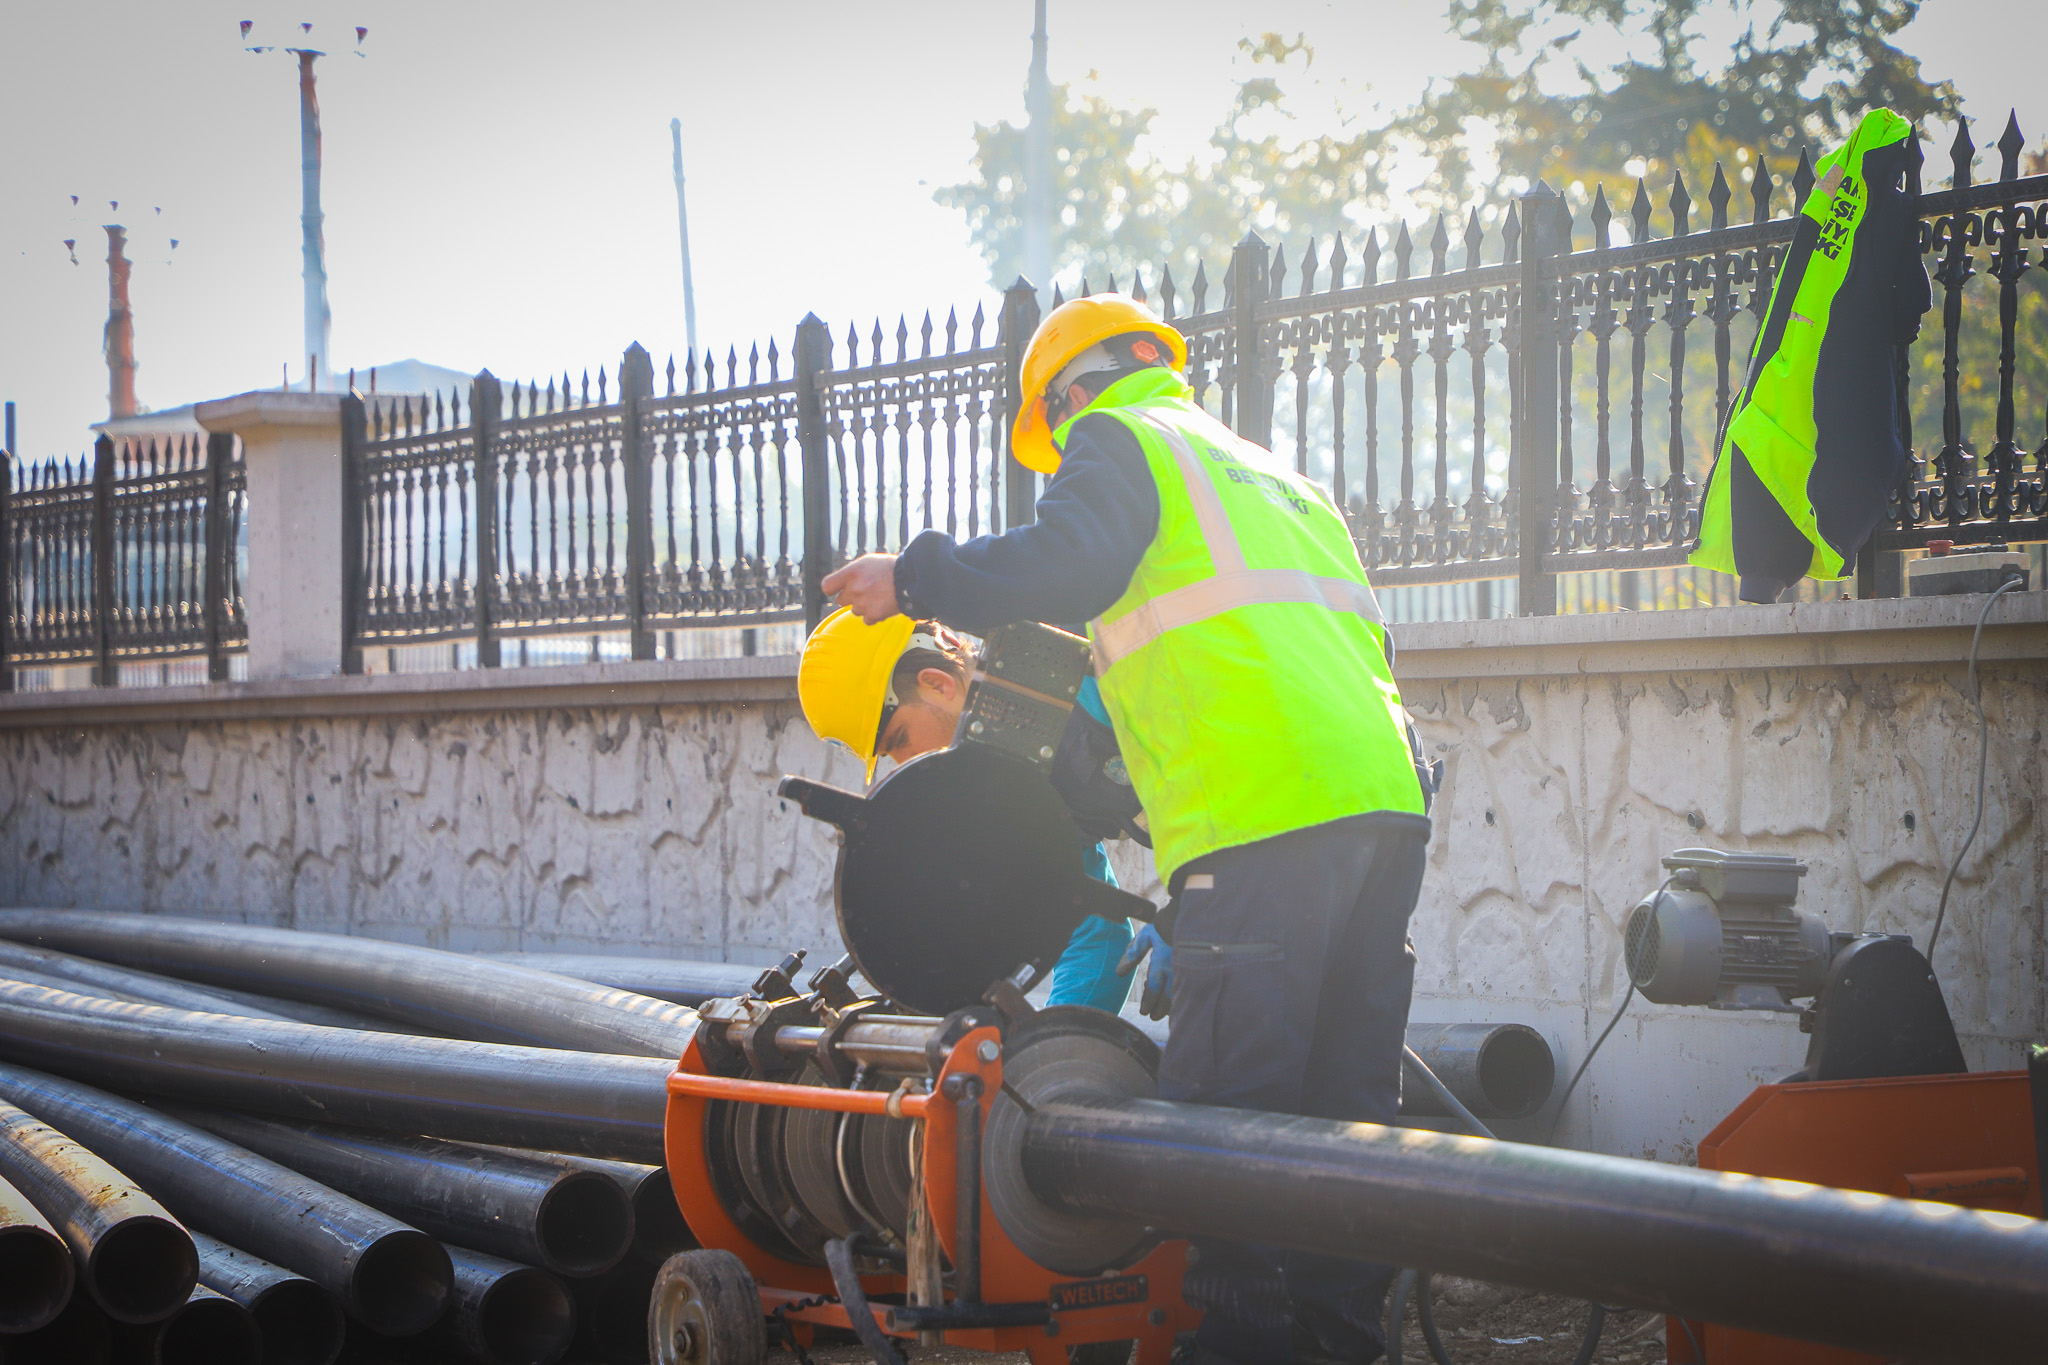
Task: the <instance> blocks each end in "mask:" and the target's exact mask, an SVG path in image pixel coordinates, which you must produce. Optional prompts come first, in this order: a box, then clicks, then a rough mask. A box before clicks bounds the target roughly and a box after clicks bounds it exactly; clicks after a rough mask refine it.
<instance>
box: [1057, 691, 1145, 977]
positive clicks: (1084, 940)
mask: <svg viewBox="0 0 2048 1365" xmlns="http://www.w3.org/2000/svg"><path fill="white" fill-rule="evenodd" d="M1093 686H1094V679H1092V678H1091V679H1089V681H1088V684H1087V687H1090V688H1092V687H1093ZM1086 692H1087V688H1084V689H1083V695H1086ZM1098 704H1099V703H1098ZM1081 867H1082V870H1083V871H1085V872H1086V873H1087V874H1088V875H1089V876H1091V877H1093V878H1095V879H1096V880H1097V881H1102V882H1108V883H1109V884H1110V885H1111V886H1115V885H1116V873H1114V872H1112V871H1111V870H1110V867H1109V855H1108V854H1107V853H1104V852H1103V851H1102V845H1101V844H1099V843H1095V842H1093V841H1090V842H1088V843H1087V844H1086V845H1085V846H1084V847H1083V849H1082V852H1081ZM1130 943H1131V926H1130V922H1129V921H1128V920H1115V921H1111V920H1106V919H1103V918H1102V917H1101V916H1099V915H1090V916H1089V917H1088V918H1086V919H1084V920H1082V921H1081V927H1080V928H1078V929H1076V930H1074V935H1073V937H1072V938H1070V939H1068V940H1067V950H1066V951H1065V952H1064V953H1061V954H1060V960H1059V961H1058V962H1057V963H1055V964H1054V965H1053V969H1052V993H1051V994H1050V995H1049V996H1048V997H1047V998H1046V1003H1047V1004H1048V1005H1092V1006H1093V1007H1094V1008H1096V1009H1099V1010H1107V1011H1108V1012H1109V1013H1111V1014H1115V1013H1116V1012H1117V1011H1118V1010H1120V1009H1122V1008H1123V1007H1124V997H1125V996H1127V995H1129V994H1130V991H1131V978H1130V977H1128V976H1118V975H1117V972H1116V964H1117V963H1118V961H1119V960H1121V959H1122V957H1123V955H1124V949H1125V948H1128V947H1129V946H1130Z"/></svg>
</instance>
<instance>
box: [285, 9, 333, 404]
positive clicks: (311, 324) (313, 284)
mask: <svg viewBox="0 0 2048 1365" xmlns="http://www.w3.org/2000/svg"><path fill="white" fill-rule="evenodd" d="M293 51H295V52H296V53H297V54H298V58H299V176H300V189H301V192H302V194H303V196H304V207H303V209H302V211H301V212H300V215H299V229H300V249H301V252H302V254H303V256H304V258H305V281H306V387H307V388H308V389H311V390H313V391H315V392H319V391H322V390H325V389H326V388H327V387H328V386H327V374H328V371H329V370H330V369H331V368H332V364H331V361H330V357H329V356H328V352H327V336H328V330H329V324H330V323H331V322H332V320H333V319H332V316H331V315H330V314H329V313H328V311H327V242H326V236H325V234H324V232H323V231H322V225H323V224H324V222H325V221H326V220H325V216H324V215H323V214H322V213H321V212H320V101H319V99H318V97H317V96H316V95H315V93H314V90H313V62H314V59H315V58H317V57H319V56H320V55H321V54H320V53H319V52H316V51H313V50H312V49H310V48H294V49H293Z"/></svg>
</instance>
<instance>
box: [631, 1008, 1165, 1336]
mask: <svg viewBox="0 0 2048 1365" xmlns="http://www.w3.org/2000/svg"><path fill="white" fill-rule="evenodd" d="M988 1040H992V1041H996V1042H998V1043H1000V1041H1001V1035H1000V1034H999V1033H998V1032H997V1030H995V1029H993V1028H986V1027H984V1028H978V1029H973V1030H971V1031H969V1032H968V1033H967V1034H966V1035H965V1036H963V1037H962V1038H960V1039H959V1040H958V1041H957V1042H955V1043H954V1045H953V1048H952V1050H951V1052H950V1054H949V1055H948V1056H947V1059H946V1064H945V1066H944V1068H943V1069H942V1070H941V1071H940V1073H939V1075H938V1076H937V1078H936V1079H935V1080H934V1083H933V1092H934V1093H937V1092H938V1091H939V1090H940V1088H941V1087H943V1086H944V1084H945V1082H946V1079H947V1078H948V1077H950V1076H953V1075H966V1076H975V1077H978V1078H979V1079H980V1081H981V1106H982V1118H983V1121H984V1123H985V1122H986V1120H987V1117H988V1110H989V1107H990V1106H991V1105H992V1104H993V1103H994V1102H995V1097H996V1095H998V1094H999V1093H1001V1091H1002V1087H1003V1063H1002V1058H1001V1056H1000V1055H998V1056H997V1058H996V1060H994V1061H992V1062H984V1061H982V1060H981V1058H980V1055H979V1049H980V1046H981V1044H982V1043H983V1042H984V1041H988ZM713 1099H728V1100H739V1101H750V1102H754V1103H760V1104H778V1105H786V1106H789V1107H792V1108H803V1109H829V1110H836V1111H840V1112H846V1113H870V1114H874V1113H893V1114H899V1115H901V1116H902V1117H904V1118H913V1119H922V1120H923V1123H924V1148H923V1162H924V1188H925V1204H926V1207H927V1208H928V1209H929V1211H930V1214H931V1222H932V1228H933V1231H934V1232H935V1233H936V1234H937V1235H938V1238H939V1244H940V1246H941V1247H942V1248H943V1249H944V1250H945V1252H946V1255H947V1256H948V1257H949V1258H953V1257H955V1256H956V1253H957V1251H958V1247H957V1246H956V1245H955V1239H956V1237H957V1235H958V1233H957V1228H958V1223H957V1221H956V1218H955V1214H956V1212H957V1208H958V1190H957V1180H956V1174H957V1173H956V1171H955V1160H956V1157H955V1153H956V1152H957V1150H958V1148H957V1145H956V1143H957V1137H958V1133H957V1124H956V1120H955V1117H954V1109H953V1106H952V1105H951V1104H949V1103H934V1102H933V1101H932V1097H931V1095H921V1094H902V1093H900V1092H899V1093H898V1094H896V1095H893V1096H892V1095H888V1094H884V1093H882V1092H880V1091H871V1090H840V1089H833V1088H830V1087H825V1086H807V1085H785V1084H781V1083H778V1082H771V1081H753V1080H742V1079H735V1078H731V1077H725V1076H714V1075H711V1074H709V1072H708V1071H707V1070H706V1068H705V1065H704V1059H703V1057H702V1055H701V1054H700V1053H699V1051H698V1048H697V1045H696V1044H695V1043H692V1044H691V1045H690V1049H689V1051H687V1052H685V1053H684V1054H683V1058H682V1061H681V1062H680V1063H679V1064H678V1065H677V1067H676V1070H675V1072H674V1074H672V1075H671V1076H670V1077H669V1082H668V1113H667V1118H666V1121H665V1127H664V1134H663V1136H664V1145H665V1146H666V1149H667V1154H668V1169H669V1173H670V1178H671V1180H672V1182H673V1184H674V1186H675V1193H676V1203H677V1205H678V1206H679V1207H680V1208H681V1209H682V1214H683V1218H684V1220H685V1221H686V1222H688V1224H689V1225H690V1231H691V1232H692V1233H693V1234H694V1235H695V1236H696V1238H697V1240H698V1241H699V1242H700V1243H701V1244H702V1245H704V1246H707V1247H721V1248H723V1249H725V1250H727V1251H730V1252H732V1253H734V1254H735V1255H737V1256H738V1257H739V1258H740V1260H741V1261H742V1262H744V1263H745V1265H746V1267H747V1269H748V1270H749V1271H750V1272H751V1273H752V1274H753V1276H754V1280H755V1282H756V1283H757V1284H758V1285H759V1286H760V1290H761V1309H762V1312H763V1313H764V1314H767V1313H772V1312H774V1311H776V1310H777V1309H783V1310H784V1314H783V1315H784V1317H785V1318H786V1319H789V1320H791V1321H795V1322H806V1323H815V1324H819V1325H822V1326H829V1327H842V1328H843V1327H846V1326H848V1324H849V1319H848V1318H847V1315H846V1309H845V1308H844V1307H842V1306H841V1305H839V1304H836V1303H832V1304H823V1305H818V1306H813V1307H806V1308H796V1307H791V1305H794V1304H796V1303H798V1302H800V1301H801V1300H803V1299H805V1298H809V1297H814V1296H817V1295H828V1294H832V1293H833V1292H834V1290H833V1287H832V1279H831V1276H830V1275H829V1274H827V1273H826V1272H825V1271H824V1270H823V1269H820V1268H819V1267H817V1266H806V1265H798V1264H797V1263H795V1262H793V1261H788V1260H785V1259H783V1258H782V1257H779V1256H776V1255H773V1254H772V1253H770V1252H767V1251H764V1250H763V1249H762V1248H761V1247H759V1246H758V1245H756V1244H755V1243H754V1242H752V1241H751V1240H749V1239H748V1238H747V1236H746V1234H745V1233H743V1232H741V1231H740V1228H739V1225H738V1224H736V1223H735V1222H734V1221H733V1219H732V1215H731V1214H729V1213H727V1212H726V1210H725V1207H724V1206H723V1205H722V1204H720V1203H719V1201H718V1196H717V1194H716V1192H715V1191H714V1190H713V1188H712V1184H711V1166H710V1161H709V1159H708V1157H707V1156H706V1154H705V1151H704V1117H705V1106H706V1104H707V1103H708V1101H710V1100H713ZM980 1188H981V1196H980V1197H981V1291H982V1299H983V1301H984V1302H988V1303H1033V1302H1051V1301H1052V1300H1053V1289H1054V1287H1055V1286H1057V1285H1061V1284H1073V1283H1077V1281H1076V1280H1075V1279H1074V1277H1072V1276H1067V1275H1061V1274H1058V1273H1057V1272H1055V1271H1052V1270H1048V1269H1046V1268H1045V1267H1044V1266H1041V1265H1039V1264H1037V1263H1036V1262H1034V1261H1032V1260H1031V1259H1030V1258H1029V1257H1027V1256H1026V1255H1025V1254H1024V1253H1023V1252H1022V1251H1020V1250H1019V1249H1018V1248H1017V1245H1016V1243H1014V1242H1012V1241H1011V1240H1010V1238H1009V1236H1008V1235H1007V1234H1006V1233H1004V1231H1003V1229H1002V1225H1001V1224H1000V1223H999V1222H997V1221H996V1216H995V1211H994V1209H993V1208H991V1207H990V1205H989V1202H988V1192H987V1189H986V1185H985V1182H984V1183H983V1185H982V1186H981V1187H980ZM1187 1261H1188V1247H1187V1243H1185V1242H1180V1241H1172V1242H1163V1243H1161V1244H1160V1245H1159V1246H1157V1247H1155V1248H1153V1249H1152V1251H1151V1252H1149V1253H1148V1254H1147V1255H1146V1256H1145V1257H1144V1258H1143V1259H1142V1260H1140V1261H1139V1262H1138V1263H1137V1264H1135V1265H1131V1266H1128V1267H1125V1268H1124V1269H1123V1270H1121V1271H1119V1272H1118V1273H1117V1278H1118V1279H1119V1280H1124V1281H1128V1280H1129V1279H1130V1278H1132V1277H1137V1276H1143V1277H1144V1297H1142V1298H1138V1299H1135V1300H1134V1301H1130V1302H1113V1303H1105V1304H1100V1305H1096V1306H1090V1307H1083V1308H1073V1309H1066V1310H1056V1311H1054V1313H1053V1315H1052V1318H1051V1320H1050V1321H1049V1322H1047V1323H1046V1324H1045V1325H1044V1326H1036V1327H980V1328H963V1329H953V1328H949V1329H947V1331H946V1343H947V1344H948V1345H950V1346H964V1347H967V1348H969V1349H973V1350H981V1351H1024V1352H1027V1353H1028V1354H1029V1355H1030V1357H1031V1361H1032V1365H1066V1362H1067V1348H1068V1347H1069V1346H1079V1345H1086V1344H1088V1343H1090V1342H1097V1341H1132V1340H1135V1341H1136V1342H1137V1343H1138V1350H1137V1358H1136V1361H1135V1365H1168V1362H1169V1360H1170V1358H1171V1357H1172V1354H1173V1341H1174V1337H1175V1335H1176V1334H1177V1333H1179V1332H1185V1331H1192V1330H1193V1329H1194V1327H1195V1324H1196V1323H1198V1322H1199V1321H1200V1320H1201V1313H1200V1311H1199V1310H1197V1309H1194V1308H1191V1307H1189V1306H1188V1303H1187V1301H1186V1300H1185V1299H1184V1298H1182V1296H1181V1277H1182V1275H1183V1273H1184V1272H1185V1271H1186V1269H1187ZM861 1283H862V1285H863V1286H864V1287H865V1288H867V1289H868V1291H869V1292H870V1293H882V1294H887V1293H901V1292H903V1290H904V1288H905V1280H904V1277H903V1276H901V1275H878V1276H864V1277H863V1278H862V1281H861ZM1078 1283H1086V1281H1079V1282H1078ZM874 1311H875V1319H876V1321H877V1323H879V1324H880V1325H881V1326H882V1327H883V1329H884V1330H885V1331H886V1330H889V1328H888V1323H887V1321H886V1312H887V1310H886V1309H885V1308H880V1307H877V1308H876V1309H875V1310H874ZM894 1335H896V1336H901V1337H910V1336H913V1335H915V1334H914V1333H912V1332H909V1331H900V1330H899V1331H896V1332H894Z"/></svg>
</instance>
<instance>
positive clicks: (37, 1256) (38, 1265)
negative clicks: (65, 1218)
mask: <svg viewBox="0 0 2048 1365" xmlns="http://www.w3.org/2000/svg"><path fill="white" fill-rule="evenodd" d="M76 1278H77V1271H76V1270H74V1269H73V1268H72V1264H71V1248H70V1247H68V1246H66V1245H64V1239H63V1238H61V1237H59V1236H57V1234H55V1233H53V1232H51V1231H50V1230H49V1229H48V1228H42V1227H37V1226H35V1225H34V1224H32V1223H18V1224H16V1225H14V1226H13V1227H6V1228H0V1333H7V1334H10V1335H12V1334H14V1333H19V1332H33V1331H35V1330H36V1329H37V1328H38V1327H44V1326H48V1325H49V1324H50V1323H52V1322H55V1321H56V1319H57V1315H58V1314H59V1313H61V1312H63V1311H64V1305H65V1304H66V1303H68V1302H70V1300H71V1288H72V1285H73V1283H74V1282H75V1280H76Z"/></svg>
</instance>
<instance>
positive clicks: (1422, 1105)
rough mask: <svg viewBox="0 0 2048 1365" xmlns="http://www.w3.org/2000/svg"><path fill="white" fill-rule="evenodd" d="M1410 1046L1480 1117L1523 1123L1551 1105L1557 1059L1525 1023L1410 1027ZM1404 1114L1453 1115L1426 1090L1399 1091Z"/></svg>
mask: <svg viewBox="0 0 2048 1365" xmlns="http://www.w3.org/2000/svg"><path fill="white" fill-rule="evenodd" d="M1407 1043H1408V1046H1409V1047H1411V1048H1413V1049H1414V1050H1415V1053H1416V1055H1417V1056H1418V1057H1420V1058H1421V1059H1422V1063H1423V1065H1424V1066H1426V1067H1428V1068H1429V1070H1430V1072H1431V1074H1433V1075H1434V1076H1435V1077H1436V1078H1437V1079H1438V1080H1440V1081H1442V1082H1443V1084H1444V1086H1445V1088H1446V1089H1448V1090H1449V1091H1450V1092H1451V1094H1452V1095H1454V1096H1455V1097H1456V1098H1457V1099H1458V1100H1459V1101H1460V1102H1461V1103H1463V1104H1464V1105H1465V1106H1466V1107H1467V1108H1468V1109H1470V1110H1471V1111H1472V1113H1473V1114H1474V1115H1476V1116H1477V1117H1479V1118H1482V1119H1523V1118H1528V1117H1529V1116H1530V1115H1531V1114H1534V1113H1536V1112H1537V1111H1538V1110H1540V1109H1542V1108H1543V1106H1544V1105H1545V1104H1547V1103H1549V1101H1550V1093H1551V1091H1552V1090H1553V1089H1554V1088H1555V1087H1556V1085H1557V1059H1556V1057H1555V1056H1554V1055H1553V1054H1552V1053H1551V1050H1550V1043H1549V1042H1548V1041H1547V1040H1546V1039H1545V1038H1544V1037H1543V1035H1542V1034H1540V1033H1538V1032H1537V1031H1536V1030H1535V1029H1532V1028H1530V1027H1529V1026H1528V1025H1527V1024H1410V1025H1409V1026H1408V1031H1407ZM1401 1112H1402V1113H1404V1114H1420V1115H1434V1116H1436V1117H1440V1118H1448V1117H1456V1115H1454V1114H1453V1113H1452V1111H1451V1110H1450V1108H1449V1107H1448V1106H1446V1105H1445V1104H1443V1103H1442V1102H1441V1101H1440V1100H1439V1099H1438V1098H1437V1097H1436V1096H1435V1095H1433V1094H1431V1093H1430V1092H1429V1089H1428V1087H1426V1086H1423V1087H1415V1088H1412V1089H1411V1088H1410V1087H1408V1086H1403V1087H1402V1089H1401Z"/></svg>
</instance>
